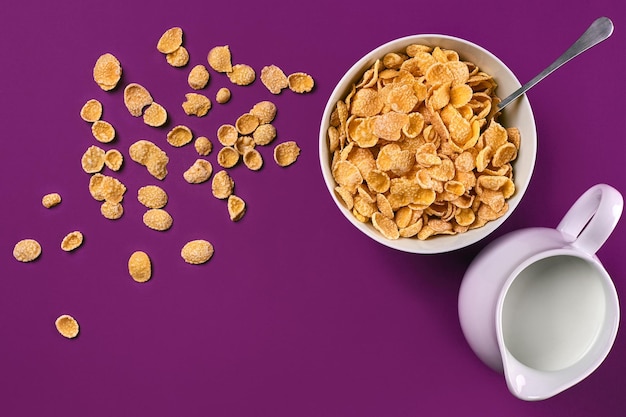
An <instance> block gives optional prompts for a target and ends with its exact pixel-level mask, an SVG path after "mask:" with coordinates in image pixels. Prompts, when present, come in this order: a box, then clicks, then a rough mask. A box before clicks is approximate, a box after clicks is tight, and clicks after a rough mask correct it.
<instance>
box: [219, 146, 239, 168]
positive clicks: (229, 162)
mask: <svg viewBox="0 0 626 417" xmlns="http://www.w3.org/2000/svg"><path fill="white" fill-rule="evenodd" d="M237 162H239V152H237V150H236V149H235V148H232V147H230V146H224V147H223V148H222V149H220V151H219V152H218V153H217V163H218V164H220V166H222V167H224V168H232V167H234V166H235V165H237Z"/></svg>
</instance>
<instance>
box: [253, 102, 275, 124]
mask: <svg viewBox="0 0 626 417" xmlns="http://www.w3.org/2000/svg"><path fill="white" fill-rule="evenodd" d="M276 112H277V108H276V105H275V104H274V103H272V102H271V101H267V100H265V101H260V102H258V103H257V104H255V105H254V106H253V107H252V109H250V112H249V113H250V114H252V115H254V116H256V117H257V118H258V119H259V123H260V124H262V125H263V124H267V123H271V122H272V121H273V120H274V118H275V117H276Z"/></svg>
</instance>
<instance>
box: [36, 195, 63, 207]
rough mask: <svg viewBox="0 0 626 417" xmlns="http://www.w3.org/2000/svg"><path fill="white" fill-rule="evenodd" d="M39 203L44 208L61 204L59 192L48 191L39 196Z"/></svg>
mask: <svg viewBox="0 0 626 417" xmlns="http://www.w3.org/2000/svg"><path fill="white" fill-rule="evenodd" d="M41 204H42V205H43V206H44V207H45V208H52V207H54V206H57V205H59V204H61V195H60V194H59V193H49V194H46V195H44V196H43V197H42V198H41Z"/></svg>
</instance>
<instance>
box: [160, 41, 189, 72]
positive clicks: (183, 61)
mask: <svg viewBox="0 0 626 417" xmlns="http://www.w3.org/2000/svg"><path fill="white" fill-rule="evenodd" d="M165 60H166V61H167V63H168V64H170V65H171V66H173V67H176V68H180V67H184V66H185V65H187V64H188V63H189V52H188V51H187V49H186V48H185V47H184V46H179V47H178V49H176V50H175V51H174V52H170V53H169V54H167V55H165Z"/></svg>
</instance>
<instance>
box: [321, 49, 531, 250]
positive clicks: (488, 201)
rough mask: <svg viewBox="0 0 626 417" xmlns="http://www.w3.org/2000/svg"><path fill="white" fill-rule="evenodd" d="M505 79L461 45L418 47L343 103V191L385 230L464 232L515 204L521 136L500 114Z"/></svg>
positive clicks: (333, 142)
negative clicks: (471, 58) (466, 56)
mask: <svg viewBox="0 0 626 417" xmlns="http://www.w3.org/2000/svg"><path fill="white" fill-rule="evenodd" d="M495 89H496V83H495V81H494V79H493V78H492V76H490V75H489V74H486V73H484V72H482V71H481V70H480V69H479V68H478V67H477V66H476V65H474V64H473V63H471V62H464V61H462V60H461V59H460V58H459V55H458V53H457V52H455V51H453V50H446V49H442V48H439V47H434V48H433V47H430V46H425V45H416V44H414V45H410V46H408V47H407V48H406V50H404V51H402V52H399V53H388V54H386V55H385V56H384V57H383V58H382V59H379V60H377V61H376V62H375V63H374V64H373V65H372V66H371V67H370V68H369V69H367V70H366V71H365V72H364V74H363V75H362V78H361V79H360V80H359V81H358V82H357V83H356V84H353V86H352V89H351V91H350V92H349V93H348V94H347V95H346V97H345V98H343V99H342V100H340V101H338V102H337V105H336V108H335V109H334V111H333V113H332V115H331V120H330V125H331V126H330V127H329V129H328V144H329V150H330V153H331V154H332V160H331V161H329V162H330V163H331V169H332V175H333V178H334V179H335V181H336V184H337V186H336V188H335V192H336V194H337V195H338V197H339V198H340V200H342V201H343V203H344V204H345V206H346V207H347V208H348V209H349V210H351V211H352V213H353V215H354V216H355V217H356V218H357V219H358V220H359V221H362V222H371V223H372V225H373V226H374V227H375V228H376V229H377V230H378V231H379V232H380V233H381V234H382V235H383V236H385V237H386V238H388V239H398V238H400V237H414V236H417V238H418V239H420V240H425V239H428V238H429V237H431V236H434V235H453V234H456V233H463V232H466V231H467V230H469V229H474V228H478V227H481V226H483V225H485V224H486V223H487V222H489V221H492V220H495V219H497V218H499V217H501V216H502V215H504V213H506V211H507V210H508V203H507V199H509V198H510V197H511V196H512V195H513V194H514V193H515V185H514V183H513V167H512V165H511V163H512V161H513V160H515V158H516V157H517V152H518V149H519V146H520V139H521V138H520V134H519V130H518V129H517V128H514V127H513V128H504V127H503V126H502V125H501V124H500V123H498V121H497V117H498V115H499V114H498V112H497V103H499V98H498V97H497V96H496V95H495Z"/></svg>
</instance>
